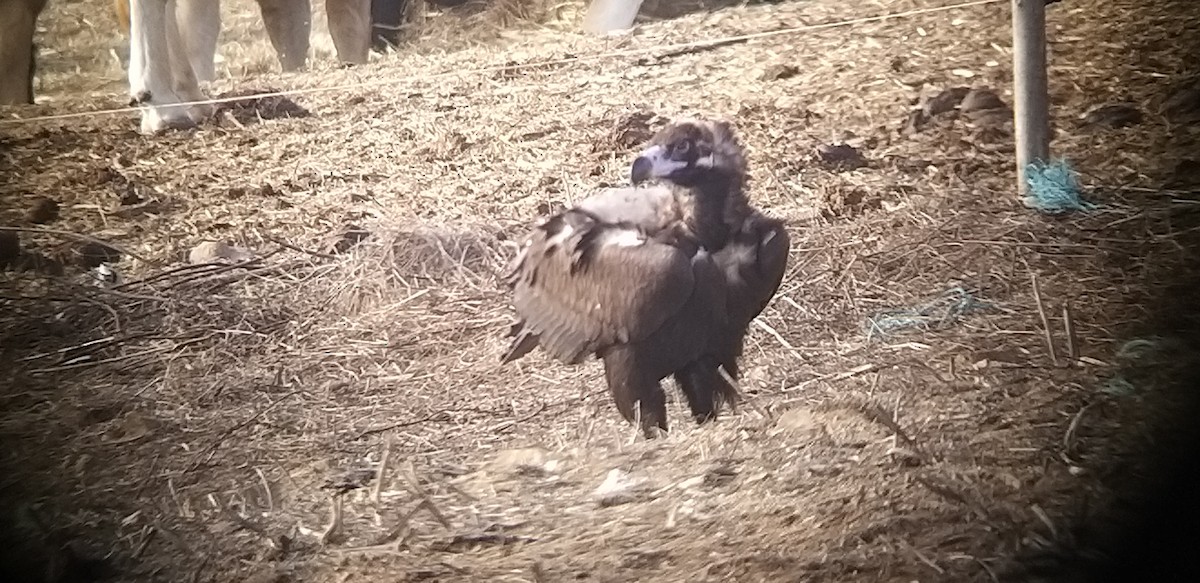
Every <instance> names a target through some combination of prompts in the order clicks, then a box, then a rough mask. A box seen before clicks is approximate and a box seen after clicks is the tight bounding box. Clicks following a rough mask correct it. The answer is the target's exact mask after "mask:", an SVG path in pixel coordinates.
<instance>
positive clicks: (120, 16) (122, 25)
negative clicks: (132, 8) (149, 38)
mask: <svg viewBox="0 0 1200 583" xmlns="http://www.w3.org/2000/svg"><path fill="white" fill-rule="evenodd" d="M113 17H114V18H116V19H117V28H118V29H120V30H121V34H123V35H125V36H129V0H113Z"/></svg>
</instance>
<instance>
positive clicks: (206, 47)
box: [175, 0, 221, 83]
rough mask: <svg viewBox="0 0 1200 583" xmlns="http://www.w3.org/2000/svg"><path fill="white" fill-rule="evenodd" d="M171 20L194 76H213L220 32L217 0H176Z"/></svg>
mask: <svg viewBox="0 0 1200 583" xmlns="http://www.w3.org/2000/svg"><path fill="white" fill-rule="evenodd" d="M178 2H179V4H178V5H177V6H176V8H175V22H176V23H177V25H178V30H179V36H180V39H181V40H182V42H183V47H184V51H185V53H186V54H187V58H188V62H190V63H191V66H192V71H193V72H194V73H195V75H196V79H197V80H199V81H204V82H206V83H207V82H211V81H212V80H213V79H216V77H217V71H216V65H215V64H214V62H213V61H214V57H215V55H216V54H217V37H218V36H219V35H220V34H221V1H220V0H178Z"/></svg>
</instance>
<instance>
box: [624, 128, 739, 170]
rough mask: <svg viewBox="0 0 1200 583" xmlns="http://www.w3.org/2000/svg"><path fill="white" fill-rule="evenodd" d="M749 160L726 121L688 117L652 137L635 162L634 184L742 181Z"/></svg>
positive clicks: (633, 168)
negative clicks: (740, 179) (662, 181)
mask: <svg viewBox="0 0 1200 583" xmlns="http://www.w3.org/2000/svg"><path fill="white" fill-rule="evenodd" d="M745 172H746V158H745V155H744V154H743V152H742V145H741V143H740V142H739V141H738V139H737V136H736V135H734V132H733V127H732V126H731V125H730V124H728V123H726V122H723V121H710V120H703V119H695V118H684V119H679V120H676V121H674V122H672V123H671V124H670V125H668V126H667V127H665V128H663V129H661V130H659V131H658V133H656V134H655V135H654V137H652V138H650V142H649V143H648V145H647V147H646V149H644V150H642V152H641V153H640V154H639V155H638V157H637V159H635V160H634V161H633V167H632V168H631V170H630V176H629V177H630V181H631V182H632V183H633V184H635V185H636V184H640V183H643V182H647V181H651V180H665V181H668V182H673V183H675V184H678V185H680V186H695V185H697V184H700V183H704V182H711V181H722V179H724V181H727V180H730V179H734V178H740V177H742V176H743V175H744V174H745Z"/></svg>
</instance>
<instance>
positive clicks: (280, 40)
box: [258, 0, 312, 71]
mask: <svg viewBox="0 0 1200 583" xmlns="http://www.w3.org/2000/svg"><path fill="white" fill-rule="evenodd" d="M258 8H259V10H261V11H262V18H263V23H264V24H266V27H267V37H268V38H270V39H271V45H272V46H274V47H275V53H276V54H278V55H279V65H280V66H281V67H283V70H284V71H298V70H300V69H303V68H304V61H305V59H307V58H308V39H309V35H310V34H311V32H312V4H311V3H310V2H309V0H258Z"/></svg>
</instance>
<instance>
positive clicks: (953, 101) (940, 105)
mask: <svg viewBox="0 0 1200 583" xmlns="http://www.w3.org/2000/svg"><path fill="white" fill-rule="evenodd" d="M970 91H971V89H970V88H969V87H951V88H949V89H946V90H944V91H942V92H941V93H938V94H937V95H934V96H933V97H930V98H929V99H927V100H926V101H925V103H924V104H923V105H922V106H921V111H922V112H923V113H924V114H925V115H926V117H934V116H938V115H941V114H943V113H946V112H948V111H953V110H954V108H955V107H958V104H959V103H961V102H962V100H963V98H964V97H966V96H967V94H968V93H970Z"/></svg>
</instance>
